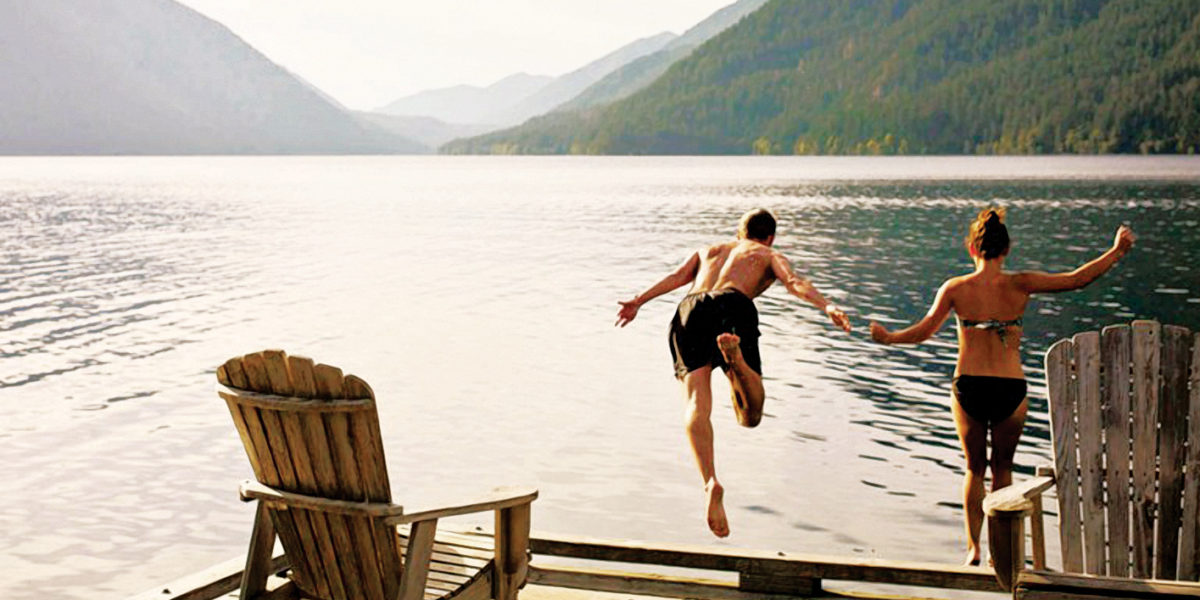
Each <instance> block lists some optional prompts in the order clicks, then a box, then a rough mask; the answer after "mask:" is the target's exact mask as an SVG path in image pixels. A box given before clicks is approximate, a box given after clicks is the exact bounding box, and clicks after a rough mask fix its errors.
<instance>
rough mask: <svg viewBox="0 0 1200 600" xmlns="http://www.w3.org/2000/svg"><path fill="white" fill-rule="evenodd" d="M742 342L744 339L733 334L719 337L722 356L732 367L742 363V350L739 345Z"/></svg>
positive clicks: (718, 345)
mask: <svg viewBox="0 0 1200 600" xmlns="http://www.w3.org/2000/svg"><path fill="white" fill-rule="evenodd" d="M741 342H742V338H740V337H738V336H737V335H735V334H732V333H722V334H721V335H718V336H717V347H718V348H720V349H721V356H724V357H725V362H726V363H727V364H728V365H729V366H731V367H732V366H733V365H735V364H737V363H739V362H741V361H742V348H741V346H739V345H738V344H740V343H741Z"/></svg>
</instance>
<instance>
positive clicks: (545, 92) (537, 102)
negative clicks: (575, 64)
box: [495, 0, 766, 126]
mask: <svg viewBox="0 0 1200 600" xmlns="http://www.w3.org/2000/svg"><path fill="white" fill-rule="evenodd" d="M752 1H755V2H765V1H766V0H752ZM678 37H679V36H676V35H675V34H674V33H671V32H669V31H664V32H662V33H660V34H658V35H654V36H651V37H647V38H642V39H640V40H636V41H634V42H632V43H630V44H627V45H625V46H622V47H621V48H618V49H617V50H615V51H613V52H610V53H609V54H606V55H605V56H603V57H601V58H599V59H596V60H594V61H592V62H590V63H588V64H586V65H584V66H583V67H580V68H579V69H576V70H574V71H571V72H570V73H567V74H566V75H563V76H561V77H558V78H555V80H554V81H552V82H550V83H549V84H547V85H546V87H544V88H542V89H540V90H538V91H537V92H536V93H534V94H533V95H531V96H529V97H528V98H526V99H524V100H522V101H521V102H518V103H517V104H516V105H514V106H513V107H512V108H510V109H509V110H507V111H505V112H504V113H503V115H502V117H503V118H501V119H498V120H496V121H495V122H496V123H498V124H502V125H506V126H507V125H516V124H518V123H524V122H525V121H526V120H527V119H529V118H530V117H536V116H538V115H541V114H545V113H548V112H550V111H551V110H553V109H554V108H555V107H557V106H559V105H561V104H562V103H564V102H567V101H568V100H571V99H572V98H574V97H575V96H577V95H579V93H580V92H582V91H584V90H586V89H587V88H588V87H589V86H591V85H593V84H595V83H596V82H598V81H600V80H601V79H603V78H604V77H605V76H607V75H609V74H611V73H612V72H613V71H616V70H617V69H620V68H622V67H624V66H626V65H628V64H629V63H630V62H631V61H634V60H637V59H640V58H642V57H644V56H646V55H647V54H652V53H656V52H658V51H659V50H661V49H662V48H663V47H664V46H667V45H668V44H670V43H672V42H673V41H674V40H676V39H678Z"/></svg>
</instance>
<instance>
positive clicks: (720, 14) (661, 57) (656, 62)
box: [556, 0, 767, 111]
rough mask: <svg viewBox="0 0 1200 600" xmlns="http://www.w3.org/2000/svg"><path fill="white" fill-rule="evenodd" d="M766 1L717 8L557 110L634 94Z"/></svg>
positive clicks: (741, 1) (751, 0)
mask: <svg viewBox="0 0 1200 600" xmlns="http://www.w3.org/2000/svg"><path fill="white" fill-rule="evenodd" d="M766 3H767V0H738V1H737V2H734V3H733V4H730V5H729V6H726V7H725V8H722V9H720V10H718V11H717V12H715V13H713V14H712V15H710V16H709V17H708V18H707V19H704V20H703V21H700V22H699V23H697V24H696V25H695V26H694V27H692V28H691V29H688V30H687V31H685V32H684V33H683V35H681V36H679V37H677V38H675V39H674V40H673V41H671V43H669V44H667V45H666V46H664V47H663V48H662V49H660V50H659V51H657V52H655V53H653V54H648V55H646V56H643V57H642V58H639V59H637V60H635V61H631V62H629V64H627V65H625V66H623V67H621V68H620V69H617V70H615V71H613V72H611V73H609V74H608V75H606V76H605V77H604V78H603V79H600V80H598V81H596V82H595V83H593V84H592V85H591V86H590V87H588V88H587V89H585V90H583V91H582V92H580V93H579V94H577V95H575V96H574V97H573V98H571V99H570V100H569V101H567V102H564V103H563V104H561V105H559V106H558V107H557V108H556V110H562V111H572V110H580V109H584V108H589V107H592V106H599V105H601V104H608V103H609V102H613V101H616V100H620V99H621V98H624V97H626V96H629V95H630V94H633V93H634V92H636V91H638V90H640V89H642V88H644V87H646V86H648V85H650V84H651V83H654V80H655V79H658V78H659V77H660V76H662V74H663V73H665V72H666V71H667V68H669V67H670V66H671V65H673V64H675V63H676V62H678V61H679V60H680V59H682V58H684V57H686V56H687V55H688V54H691V52H692V50H695V49H696V48H697V47H699V46H700V45H701V44H703V43H704V42H707V41H708V40H709V39H711V38H712V37H713V36H715V35H717V34H718V33H721V32H722V31H725V30H726V29H728V28H729V27H731V26H733V24H735V23H737V22H738V21H740V20H741V19H742V18H743V17H745V16H746V15H748V14H750V13H752V12H754V11H756V10H758V9H759V8H761V7H762V5H764V4H766Z"/></svg>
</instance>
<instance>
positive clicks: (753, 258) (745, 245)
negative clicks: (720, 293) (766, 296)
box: [689, 239, 778, 298]
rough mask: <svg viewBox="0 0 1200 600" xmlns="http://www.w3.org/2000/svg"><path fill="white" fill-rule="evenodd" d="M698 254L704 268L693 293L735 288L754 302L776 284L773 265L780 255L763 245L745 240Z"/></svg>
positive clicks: (696, 281)
mask: <svg viewBox="0 0 1200 600" xmlns="http://www.w3.org/2000/svg"><path fill="white" fill-rule="evenodd" d="M698 254H699V256H700V265H699V268H698V271H697V272H696V279H695V282H694V283H693V284H692V289H691V291H690V292H689V293H692V294H696V293H700V292H708V291H712V290H720V289H725V288H730V287H732V288H735V289H737V290H738V291H740V292H742V293H743V294H745V295H746V296H747V297H749V298H754V297H757V296H758V295H759V294H762V293H763V292H764V291H766V289H767V288H769V287H771V284H772V283H774V282H775V273H774V270H773V269H772V266H771V262H772V260H773V259H774V258H775V256H776V255H777V254H778V253H777V252H776V251H775V250H774V249H772V248H771V247H770V246H767V245H766V244H763V243H761V242H758V241H755V240H745V239H741V240H736V241H732V242H724V243H720V244H714V245H712V246H709V247H708V248H706V249H704V250H701V251H700V252H699V253H698Z"/></svg>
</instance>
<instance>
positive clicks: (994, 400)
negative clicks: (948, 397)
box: [951, 375, 1026, 427]
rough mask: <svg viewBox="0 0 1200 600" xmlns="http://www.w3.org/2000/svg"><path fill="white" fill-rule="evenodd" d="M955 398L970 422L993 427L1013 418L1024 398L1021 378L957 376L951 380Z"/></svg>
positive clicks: (1023, 386) (1023, 381) (1023, 385)
mask: <svg viewBox="0 0 1200 600" xmlns="http://www.w3.org/2000/svg"><path fill="white" fill-rule="evenodd" d="M951 387H952V388H953V390H954V399H955V400H956V401H958V405H959V406H961V407H962V409H963V410H964V411H966V412H967V414H968V415H970V416H971V418H972V419H975V420H976V421H979V422H980V423H983V424H984V425H987V426H988V427H994V426H996V425H997V424H999V423H1000V422H1002V421H1004V420H1005V419H1007V418H1009V417H1010V416H1012V414H1013V413H1014V412H1016V410H1017V408H1018V407H1019V406H1021V401H1022V400H1024V399H1025V391H1026V385H1025V380H1024V379H1017V378H1015V377H990V376H986V375H959V376H958V377H955V378H954V382H953V385H952V386H951Z"/></svg>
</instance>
